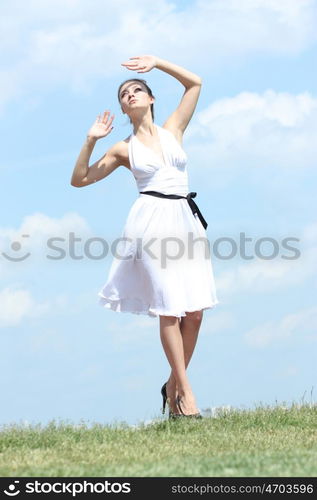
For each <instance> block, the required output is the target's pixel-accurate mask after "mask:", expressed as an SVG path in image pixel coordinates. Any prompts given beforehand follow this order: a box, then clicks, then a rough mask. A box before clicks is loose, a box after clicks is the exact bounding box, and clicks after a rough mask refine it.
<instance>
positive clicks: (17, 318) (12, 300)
mask: <svg viewBox="0 0 317 500" xmlns="http://www.w3.org/2000/svg"><path fill="white" fill-rule="evenodd" d="M49 309H50V306H49V304H48V302H42V303H37V302H36V300H35V299H34V298H33V297H32V295H31V293H30V292H29V290H25V289H14V288H12V287H11V288H9V287H8V288H4V289H3V290H1V291H0V327H7V326H17V325H19V324H20V323H22V321H24V320H25V318H34V317H39V316H42V315H44V314H47V312H48V311H49Z"/></svg>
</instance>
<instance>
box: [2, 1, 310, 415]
mask: <svg viewBox="0 0 317 500" xmlns="http://www.w3.org/2000/svg"><path fill="white" fill-rule="evenodd" d="M1 10H2V12H1V16H0V18H1V21H0V22H1V25H2V27H1V29H2V31H3V33H4V37H3V39H2V41H1V44H2V50H1V53H2V64H1V70H0V71H1V78H0V82H1V83H0V85H1V92H0V112H1V115H2V120H1V125H0V126H1V131H0V132H1V138H2V157H1V161H0V170H1V176H2V182H1V202H2V210H1V213H2V218H1V222H0V245H1V255H0V277H1V284H0V327H1V332H0V342H1V353H2V355H1V365H0V366H1V368H0V369H1V376H0V390H1V402H2V404H1V413H0V424H9V423H12V422H29V423H33V422H42V423H43V424H45V423H47V422H48V421H50V420H52V419H64V420H70V421H72V422H79V421H81V420H85V421H86V422H88V421H90V422H101V423H110V422H115V421H126V422H129V423H131V424H133V423H136V422H140V421H144V420H149V419H152V418H155V417H157V416H159V414H160V407H161V399H160V387H161V385H162V384H163V383H164V382H165V380H166V378H167V375H168V373H169V369H168V364H167V361H166V359H165V356H164V354H163V350H162V347H161V344H160V340H159V322H158V318H156V319H155V318H150V317H146V316H142V315H132V314H122V313H121V314H120V313H115V312H113V311H108V310H106V309H103V308H102V307H100V305H99V304H98V296H97V294H98V291H99V289H100V288H101V287H102V285H103V284H104V282H105V281H106V279H107V275H108V271H109V268H110V264H111V261H112V256H111V254H110V253H109V254H108V255H106V256H105V257H103V258H98V255H99V256H100V255H101V249H100V246H98V244H97V243H96V242H95V243H93V242H90V244H89V241H90V240H89V238H103V239H105V240H107V241H113V239H115V238H117V237H119V236H120V234H121V231H122V228H123V225H124V223H125V220H126V217H127V214H128V212H129V209H130V207H131V205H132V204H133V202H134V200H135V199H136V197H137V189H136V184H135V181H134V178H133V176H132V175H131V173H130V172H129V171H128V170H127V169H125V168H124V167H121V168H119V169H117V170H116V171H115V172H114V173H113V174H112V175H111V176H109V177H108V178H106V179H104V180H102V181H100V182H98V183H96V184H94V185H90V186H88V187H86V188H84V189H76V188H74V187H72V186H71V185H70V177H71V174H72V171H73V167H74V164H75V161H76V158H77V156H78V153H79V151H80V148H81V145H82V143H83V141H84V139H85V136H86V132H87V130H88V129H89V127H90V126H91V124H92V123H93V121H94V120H95V118H96V116H97V114H98V113H100V112H101V111H104V110H105V109H110V110H111V111H112V112H113V113H114V114H115V121H114V130H113V132H112V134H111V135H110V136H108V137H107V138H105V139H103V140H101V141H99V142H98V143H97V145H96V148H95V150H94V153H93V156H92V161H94V160H95V159H97V158H99V157H100V156H101V155H102V154H104V152H105V151H106V150H107V149H108V148H109V147H110V145H112V144H113V143H114V142H116V141H118V140H119V139H121V138H124V137H127V136H128V135H129V133H130V124H129V123H128V120H127V118H126V117H124V116H123V115H122V114H121V110H120V108H119V105H118V103H117V99H116V93H117V88H118V86H119V84H120V83H121V82H122V81H123V80H125V79H126V78H129V77H132V76H133V72H131V71H128V70H127V69H125V68H123V67H122V66H121V65H120V64H121V62H123V61H126V60H127V59H128V58H129V57H133V56H136V55H142V54H154V55H156V56H158V57H161V58H163V59H167V60H170V61H171V62H174V63H176V64H179V65H182V66H184V67H186V68H188V69H189V70H191V71H194V72H196V73H197V74H199V75H200V76H201V77H202V79H203V88H202V92H201V97H200V100H199V102H198V105H197V109H196V111H195V114H194V116H193V118H192V120H191V123H190V125H189V126H188V128H187V130H186V132H185V135H184V148H185V150H186V152H187V154H188V173H189V182H190V190H191V191H197V193H198V198H197V203H198V204H199V206H200V208H201V210H202V213H203V214H204V216H205V217H206V219H207V221H208V224H209V225H208V229H207V234H208V238H209V240H210V242H211V244H212V245H215V246H214V247H213V248H214V249H215V248H216V250H217V249H218V252H216V254H217V255H216V254H213V255H212V262H213V269H214V274H215V280H216V285H217V293H218V299H219V301H220V304H219V305H217V307H216V308H215V309H213V310H207V311H205V313H204V319H203V323H202V326H201V331H200V337H199V341H198V345H197V348H196V351H195V354H194V358H193V360H192V362H191V365H190V367H189V376H190V379H191V381H192V385H193V388H194V391H195V394H196V397H197V402H198V406H199V407H200V408H201V409H205V408H210V407H212V408H217V407H222V406H233V407H239V408H243V407H248V408H252V407H254V406H255V405H257V404H260V403H263V404H275V402H278V403H286V404H291V403H292V402H297V403H299V402H301V401H303V399H305V400H308V401H310V398H311V394H310V393H311V391H313V399H314V398H315V393H314V391H316V369H315V359H316V340H317V335H316V330H317V306H316V285H317V279H316V278H317V261H316V249H317V219H316V213H317V212H316V194H315V185H316V169H315V167H316V157H317V154H316V153H317V146H316V139H315V137H316V132H317V88H316V79H315V78H314V71H315V68H316V30H315V28H314V26H316V17H317V15H316V1H315V0H302V1H300V0H284V1H280V2H276V1H275V0H243V1H241V0H228V1H227V0H222V1H220V0H209V1H206V0H203V1H196V2H195V1H186V2H181V1H178V0H176V1H173V2H172V3H170V2H168V1H162V0H157V1H156V2H155V3H151V2H148V1H145V0H136V1H135V2H129V1H126V0H119V1H117V2H103V1H97V0H93V1H91V2H86V1H84V0H63V2H62V1H61V0H57V1H54V2H53V1H45V2H39V1H38V0H33V1H32V2H29V3H28V4H27V5H26V4H25V3H23V2H20V1H10V2H3V3H2V6H1ZM143 77H144V78H145V79H146V80H147V82H148V84H149V85H150V87H151V88H152V90H153V93H154V95H155V96H156V104H155V121H156V123H158V124H159V125H162V123H163V122H164V121H165V119H166V118H167V116H169V114H170V113H171V112H172V111H173V110H174V108H175V107H176V105H177V103H178V101H179V99H180V98H181V96H182V93H183V87H182V86H181V84H180V83H179V82H177V81H176V80H175V79H173V78H172V77H170V76H169V75H167V74H164V73H163V72H161V71H159V70H157V69H154V70H152V71H151V72H149V73H146V74H144V75H142V78H143ZM71 233H73V235H74V236H75V237H77V238H80V241H77V242H76V245H75V253H76V256H77V258H76V259H75V258H72V257H71V255H70V252H69V240H70V234H71ZM242 233H244V234H245V236H246V237H248V238H252V239H251V240H250V241H249V242H248V243H247V253H248V254H250V255H252V256H253V257H254V258H253V259H250V260H246V259H244V258H242V257H241V255H240V254H239V250H240V247H239V238H240V234H242ZM23 235H24V236H23ZM25 235H27V236H25ZM52 237H55V238H56V237H58V238H63V240H59V245H60V248H62V249H63V250H64V257H63V258H62V259H56V258H55V259H54V258H51V257H57V256H58V254H57V252H54V251H52V250H51V249H49V248H48V247H47V240H48V239H49V238H52ZM291 237H292V238H297V240H296V244H295V243H293V246H294V247H296V248H297V249H298V250H299V254H300V255H299V258H297V259H293V260H290V259H285V258H282V255H284V257H285V256H291V255H293V253H292V252H291V251H287V250H286V249H285V248H283V240H284V239H285V238H291ZM220 238H231V240H233V241H234V242H236V244H237V245H238V246H237V248H238V251H237V254H236V255H235V256H234V257H232V258H230V259H225V258H221V257H223V256H225V255H227V254H228V253H229V252H230V244H227V245H226V244H225V243H223V244H221V243H219V239H220ZM261 238H274V241H275V244H276V245H277V247H278V255H277V256H276V257H275V258H273V259H265V258H261V256H259V255H258V252H257V255H256V254H255V250H254V249H255V245H256V244H257V245H258V246H259V240H260V239H261ZM87 242H88V243H87ZM12 244H13V247H12V246H11V245H12ZM85 244H86V250H85V247H84V246H85ZM88 244H89V245H88ZM19 245H20V246H19ZM217 245H218V246H217ZM87 248H88V251H87ZM260 249H261V251H262V254H263V255H265V254H266V255H269V254H270V252H271V251H272V246H271V245H270V244H269V243H266V244H265V243H264V244H263V245H262V246H260ZM27 252H29V253H30V255H29V257H27V258H25V259H24V260H18V259H19V258H20V257H22V256H23V255H26V254H27ZM89 252H90V257H89ZM219 254H220V255H219ZM8 256H9V257H8ZM101 257H102V256H101ZM10 258H11V260H10ZM12 258H14V259H15V260H14V261H13V260H12Z"/></svg>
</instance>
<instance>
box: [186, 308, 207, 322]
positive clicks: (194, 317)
mask: <svg viewBox="0 0 317 500" xmlns="http://www.w3.org/2000/svg"><path fill="white" fill-rule="evenodd" d="M185 318H186V320H188V321H195V322H196V323H200V322H201V320H202V319H203V311H202V310H201V311H191V312H186V316H185Z"/></svg>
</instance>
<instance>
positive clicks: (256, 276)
mask: <svg viewBox="0 0 317 500" xmlns="http://www.w3.org/2000/svg"><path fill="white" fill-rule="evenodd" d="M316 239H317V238H316V224H310V225H308V226H306V227H304V228H303V230H302V234H301V235H299V240H300V241H299V242H292V243H291V245H292V246H294V248H296V249H297V250H299V251H300V255H299V257H298V258H296V259H293V260H289V259H282V258H281V256H282V255H284V256H288V257H290V256H292V255H294V252H293V251H291V252H289V251H286V250H285V249H284V250H283V249H282V247H281V246H280V251H279V254H278V255H277V256H276V257H274V258H272V259H271V260H265V259H260V258H259V257H255V258H254V260H252V261H249V262H248V263H241V264H239V265H236V266H235V267H234V268H233V269H228V270H227V271H223V272H222V273H221V274H220V275H219V277H217V280H216V287H217V291H218V292H219V296H220V297H221V295H222V296H223V297H225V296H229V295H232V294H237V293H243V292H251V291H252V293H262V292H270V291H271V290H276V289H279V288H285V287H288V286H294V285H296V284H300V283H303V282H304V281H305V280H307V279H309V278H312V277H314V276H315V277H317V260H316V254H317V245H316ZM261 251H262V252H263V255H265V252H264V248H263V249H262V250H261ZM270 251H272V249H271V250H270ZM247 253H248V252H247Z"/></svg>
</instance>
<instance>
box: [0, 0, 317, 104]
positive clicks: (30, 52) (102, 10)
mask: <svg viewBox="0 0 317 500" xmlns="http://www.w3.org/2000/svg"><path fill="white" fill-rule="evenodd" d="M3 10H4V12H3V13H2V15H1V26H2V28H3V29H4V33H5V36H4V37H3V38H2V40H3V41H2V42H1V48H2V53H3V54H5V56H4V57H5V64H3V65H2V66H3V68H5V69H4V70H3V71H2V78H1V81H2V86H3V94H2V102H3V103H6V102H8V101H9V100H10V99H12V98H13V97H14V96H19V94H21V93H25V92H28V91H29V89H30V88H33V91H34V89H35V88H36V89H37V90H38V91H39V92H41V93H43V92H46V91H47V90H49V89H51V88H52V87H55V86H56V85H57V84H62V85H66V86H68V87H71V88H72V89H79V90H83V89H85V88H86V87H87V85H89V84H90V82H91V81H92V80H95V79H98V78H100V77H102V78H109V77H111V76H113V75H117V74H118V75H119V74H120V75H121V74H122V67H121V66H120V62H122V60H125V59H126V58H127V57H129V56H130V57H131V56H134V55H138V54H140V53H154V54H159V55H160V56H161V57H163V58H164V57H165V58H169V59H171V60H176V61H179V63H180V64H184V65H185V64H187V65H188V64H189V65H193V64H195V67H196V68H197V69H199V68H202V67H203V68H204V70H205V69H206V64H207V65H208V68H210V70H211V71H212V70H213V68H214V67H215V65H223V64H227V63H228V60H229V59H231V60H235V61H236V60H237V57H240V56H241V57H244V56H245V55H248V54H257V56H258V53H259V52H260V53H270V52H271V53H274V54H278V53H282V54H294V53H295V54H296V53H298V52H299V51H301V50H304V49H305V48H307V47H309V46H310V45H311V44H312V43H313V42H314V41H315V40H316V34H315V29H314V25H315V20H316V5H315V2H314V1H313V0H302V1H301V2H298V1H297V0H287V1H280V2H275V1H273V0H256V1H254V0H243V1H241V0H230V1H226V2H223V1H222V0H208V1H207V0H197V1H196V2H194V1H193V2H192V3H190V4H186V5H185V6H184V5H183V4H182V2H175V3H172V2H168V1H166V0H158V1H156V2H148V1H145V0H135V2H130V1H128V0H119V1H117V2H100V1H98V0H92V1H91V2H86V1H84V0H68V1H66V0H65V1H63V2H62V1H61V0H58V1H52V0H51V1H46V2H40V1H39V0H33V1H31V2H27V3H25V4H23V3H21V2H17V1H13V2H10V4H7V5H6V8H5V9H3ZM10 81H12V87H10V85H9V82H10Z"/></svg>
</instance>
